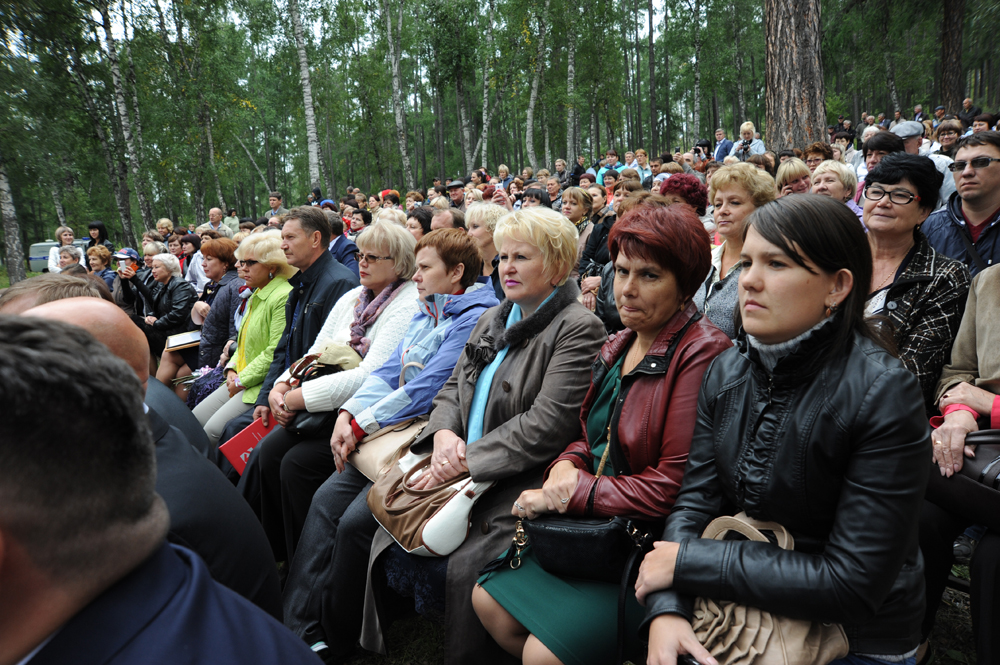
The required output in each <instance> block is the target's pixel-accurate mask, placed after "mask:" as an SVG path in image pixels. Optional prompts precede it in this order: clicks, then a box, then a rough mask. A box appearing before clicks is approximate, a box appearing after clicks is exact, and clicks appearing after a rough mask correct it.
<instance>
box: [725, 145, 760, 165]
mask: <svg viewBox="0 0 1000 665" xmlns="http://www.w3.org/2000/svg"><path fill="white" fill-rule="evenodd" d="M742 145H743V139H740V140H739V141H737V142H736V143H734V144H733V147H732V148H730V149H729V156H730V157H735V158H737V159H738V160H740V161H741V162H745V161H747V158H748V157H750V155H763V154H764V153H765V152H767V148H765V147H764V142H763V141H761V140H760V139H754V140H753V141H750V150H748V151H747V152H743V151H742V150H740V146H742Z"/></svg>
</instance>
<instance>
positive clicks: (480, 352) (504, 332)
mask: <svg viewBox="0 0 1000 665" xmlns="http://www.w3.org/2000/svg"><path fill="white" fill-rule="evenodd" d="M579 295H580V287H579V286H577V284H576V280H573V279H570V280H567V281H566V283H565V284H563V285H562V286H560V287H559V288H557V289H556V292H555V295H554V296H552V299H551V300H549V301H548V302H547V303H545V304H544V305H542V306H541V307H539V308H538V309H537V310H535V312H534V314H532V315H531V316H529V317H528V318H526V319H521V320H520V321H518V322H517V323H515V324H514V325H512V326H511V327H510V328H506V327H505V324H506V323H507V317H508V316H509V315H510V311H511V309H513V307H514V303H513V302H511V301H510V300H504V301H503V302H502V303H500V307H499V308H497V310H496V312H494V314H493V319H492V320H491V321H490V325H489V328H487V329H486V332H484V333H483V335H482V337H480V338H479V339H478V340H475V341H473V340H469V341H468V342H467V343H466V345H465V352H466V355H467V356H468V357H469V360H470V361H471V362H472V371H471V372H470V377H471V378H472V380H473V381H475V380H476V379H477V378H478V377H479V372H481V371H482V370H483V368H484V367H486V366H487V365H489V364H490V363H491V362H493V360H494V359H495V358H496V356H497V353H498V352H499V351H500V350H501V349H503V348H504V347H505V346H509V347H511V348H516V347H518V346H522V345H523V344H525V343H527V342H528V341H529V340H530V339H532V338H533V337H535V336H536V335H538V334H539V333H540V332H542V331H543V330H545V328H547V327H548V325H549V324H550V323H552V321H553V320H554V319H555V318H556V317H557V316H558V315H559V313H560V312H562V311H563V310H564V309H566V308H567V307H568V306H569V305H571V304H572V303H574V302H576V299H577V297H578V296H579Z"/></svg>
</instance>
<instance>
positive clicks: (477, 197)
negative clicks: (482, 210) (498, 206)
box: [465, 189, 483, 203]
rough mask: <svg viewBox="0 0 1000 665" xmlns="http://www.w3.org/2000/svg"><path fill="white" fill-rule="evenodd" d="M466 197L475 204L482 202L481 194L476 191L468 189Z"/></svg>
mask: <svg viewBox="0 0 1000 665" xmlns="http://www.w3.org/2000/svg"><path fill="white" fill-rule="evenodd" d="M465 195H466V196H471V197H472V200H473V201H476V202H477V203H478V202H479V201H482V200H483V193H482V192H481V191H480V190H478V189H470V190H469V191H467V192H466V193H465Z"/></svg>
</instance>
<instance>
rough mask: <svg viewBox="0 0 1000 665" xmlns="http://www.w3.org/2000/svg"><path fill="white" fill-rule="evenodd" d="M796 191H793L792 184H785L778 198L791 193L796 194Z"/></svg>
mask: <svg viewBox="0 0 1000 665" xmlns="http://www.w3.org/2000/svg"><path fill="white" fill-rule="evenodd" d="M794 193H795V192H793V191H792V186H791V185H785V186H784V187H782V188H781V192H780V193H779V194H778V198H779V199H780V198H781V197H783V196H788V195H789V194H794Z"/></svg>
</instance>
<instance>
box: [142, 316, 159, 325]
mask: <svg viewBox="0 0 1000 665" xmlns="http://www.w3.org/2000/svg"><path fill="white" fill-rule="evenodd" d="M143 320H144V321H145V322H146V325H150V326H151V325H153V324H154V323H156V317H155V316H147V317H146V318H145V319H143Z"/></svg>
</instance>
